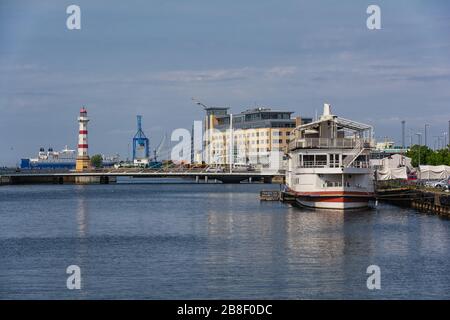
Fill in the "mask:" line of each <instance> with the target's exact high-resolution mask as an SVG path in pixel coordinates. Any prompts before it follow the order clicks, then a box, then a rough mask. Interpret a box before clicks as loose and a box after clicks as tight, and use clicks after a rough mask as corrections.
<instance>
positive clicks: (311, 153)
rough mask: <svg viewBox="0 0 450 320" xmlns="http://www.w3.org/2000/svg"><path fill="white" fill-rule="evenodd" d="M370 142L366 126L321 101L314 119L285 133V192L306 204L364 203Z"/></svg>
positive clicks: (370, 191) (370, 189) (370, 190)
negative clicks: (288, 137)
mask: <svg viewBox="0 0 450 320" xmlns="http://www.w3.org/2000/svg"><path fill="white" fill-rule="evenodd" d="M372 143H373V141H372V127H371V126H369V125H366V124H362V123H358V122H355V121H352V120H347V119H344V118H340V117H337V116H335V115H333V114H331V106H330V105H329V104H325V105H324V110H323V115H322V116H321V117H320V119H319V120H317V121H314V122H311V123H308V124H304V125H301V126H299V127H297V128H295V129H294V130H293V132H292V133H291V142H290V144H289V152H288V154H289V160H288V170H287V172H286V191H287V193H289V194H291V195H292V196H294V197H295V199H296V202H297V203H299V204H300V205H303V206H307V207H312V208H323V209H356V208H364V207H368V206H369V202H370V201H371V200H373V198H374V181H373V177H374V174H373V170H372V168H371V167H370V165H369V155H370V150H371V148H372Z"/></svg>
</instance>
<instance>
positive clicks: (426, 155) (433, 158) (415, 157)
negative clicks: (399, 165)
mask: <svg viewBox="0 0 450 320" xmlns="http://www.w3.org/2000/svg"><path fill="white" fill-rule="evenodd" d="M406 156H407V157H409V158H411V164H412V165H413V166H414V167H417V166H418V165H419V159H420V164H421V165H432V166H439V165H447V166H450V151H449V149H448V148H445V149H440V150H431V149H430V148H428V147H426V146H419V145H414V146H412V147H411V148H410V149H409V151H408V152H407V153H406Z"/></svg>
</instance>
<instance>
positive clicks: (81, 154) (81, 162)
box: [76, 107, 90, 171]
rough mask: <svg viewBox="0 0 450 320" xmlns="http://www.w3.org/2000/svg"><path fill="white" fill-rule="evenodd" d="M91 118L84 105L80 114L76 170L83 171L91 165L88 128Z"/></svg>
mask: <svg viewBox="0 0 450 320" xmlns="http://www.w3.org/2000/svg"><path fill="white" fill-rule="evenodd" d="M88 122H89V118H88V116H87V110H86V109H85V108H84V107H82V108H81V110H80V116H79V117H78V123H79V130H78V154H77V163H76V170H77V171H83V170H84V169H88V168H89V166H90V161H89V153H88V138H87V137H88V130H87V123H88Z"/></svg>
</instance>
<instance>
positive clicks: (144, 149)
mask: <svg viewBox="0 0 450 320" xmlns="http://www.w3.org/2000/svg"><path fill="white" fill-rule="evenodd" d="M136 118H137V132H136V134H135V135H134V137H133V162H134V164H135V165H139V166H146V165H148V161H149V157H150V153H149V139H148V138H147V137H146V136H145V134H144V131H142V116H140V115H138V116H136Z"/></svg>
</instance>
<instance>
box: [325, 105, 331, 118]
mask: <svg viewBox="0 0 450 320" xmlns="http://www.w3.org/2000/svg"><path fill="white" fill-rule="evenodd" d="M323 115H324V116H329V115H331V106H330V105H329V104H328V103H324V104H323Z"/></svg>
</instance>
